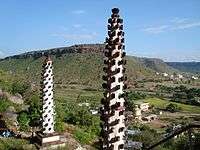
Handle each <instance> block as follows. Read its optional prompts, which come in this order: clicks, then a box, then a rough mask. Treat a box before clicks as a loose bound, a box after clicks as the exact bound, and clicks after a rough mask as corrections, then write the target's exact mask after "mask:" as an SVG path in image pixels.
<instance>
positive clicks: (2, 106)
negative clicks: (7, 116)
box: [0, 97, 10, 112]
mask: <svg viewBox="0 0 200 150" xmlns="http://www.w3.org/2000/svg"><path fill="white" fill-rule="evenodd" d="M8 106H10V102H9V101H8V100H7V99H6V98H4V97H0V112H4V111H6V109H7V108H8Z"/></svg>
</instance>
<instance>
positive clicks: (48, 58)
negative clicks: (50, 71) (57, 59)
mask: <svg viewBox="0 0 200 150" xmlns="http://www.w3.org/2000/svg"><path fill="white" fill-rule="evenodd" d="M48 61H52V59H51V57H50V56H49V55H48V56H47V57H46V59H45V63H46V62H48Z"/></svg>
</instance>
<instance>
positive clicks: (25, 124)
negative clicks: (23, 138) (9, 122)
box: [17, 112, 30, 131]
mask: <svg viewBox="0 0 200 150" xmlns="http://www.w3.org/2000/svg"><path fill="white" fill-rule="evenodd" d="M17 121H18V122H19V125H20V130H22V131H27V130H28V128H29V122H30V118H29V116H28V114H27V112H21V113H20V114H19V116H18V117H17Z"/></svg>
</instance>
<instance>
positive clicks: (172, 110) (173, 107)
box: [166, 103, 181, 113]
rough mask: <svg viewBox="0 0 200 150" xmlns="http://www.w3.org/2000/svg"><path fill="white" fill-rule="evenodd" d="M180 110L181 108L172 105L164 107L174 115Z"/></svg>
mask: <svg viewBox="0 0 200 150" xmlns="http://www.w3.org/2000/svg"><path fill="white" fill-rule="evenodd" d="M180 109H181V107H178V105H177V104H173V103H170V104H168V105H167V106H166V110H167V111H169V112H171V113H174V112H177V111H179V110H180Z"/></svg>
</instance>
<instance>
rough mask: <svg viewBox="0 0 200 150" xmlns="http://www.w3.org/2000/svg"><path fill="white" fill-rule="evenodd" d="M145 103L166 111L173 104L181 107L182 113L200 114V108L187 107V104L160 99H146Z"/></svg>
mask: <svg viewBox="0 0 200 150" xmlns="http://www.w3.org/2000/svg"><path fill="white" fill-rule="evenodd" d="M144 102H148V103H150V104H151V105H154V106H155V107H156V108H160V109H164V108H166V106H167V105H168V104H169V103H173V104H177V105H178V107H181V111H182V112H187V113H199V114H200V106H192V105H186V104H181V103H176V102H171V101H168V100H162V99H159V98H148V99H145V100H144Z"/></svg>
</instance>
